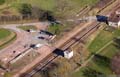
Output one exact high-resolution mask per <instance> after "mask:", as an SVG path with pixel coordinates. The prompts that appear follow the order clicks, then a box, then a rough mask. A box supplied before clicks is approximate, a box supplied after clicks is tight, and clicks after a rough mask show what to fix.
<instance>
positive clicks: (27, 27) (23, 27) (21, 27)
mask: <svg viewBox="0 0 120 77" xmlns="http://www.w3.org/2000/svg"><path fill="white" fill-rule="evenodd" d="M18 28H20V29H22V30H29V29H33V30H36V29H37V28H36V27H35V26H19V27H18Z"/></svg>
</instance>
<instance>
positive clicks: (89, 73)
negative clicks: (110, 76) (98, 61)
mask: <svg viewBox="0 0 120 77" xmlns="http://www.w3.org/2000/svg"><path fill="white" fill-rule="evenodd" d="M82 73H83V75H84V76H85V77H105V75H104V74H103V73H101V72H99V71H96V70H94V69H91V68H89V67H87V68H86V69H84V70H83V71H82Z"/></svg>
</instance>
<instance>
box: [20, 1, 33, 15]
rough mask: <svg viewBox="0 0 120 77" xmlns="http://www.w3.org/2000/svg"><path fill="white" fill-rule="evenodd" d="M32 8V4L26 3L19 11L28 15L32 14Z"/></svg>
mask: <svg viewBox="0 0 120 77" xmlns="http://www.w3.org/2000/svg"><path fill="white" fill-rule="evenodd" d="M31 8H32V6H31V5H30V4H26V3H24V4H22V5H21V7H20V8H19V11H20V13H21V14H22V15H23V16H25V17H28V16H31V14H32V9H31Z"/></svg>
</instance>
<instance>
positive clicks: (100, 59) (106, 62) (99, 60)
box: [93, 54, 110, 67]
mask: <svg viewBox="0 0 120 77" xmlns="http://www.w3.org/2000/svg"><path fill="white" fill-rule="evenodd" d="M93 61H94V62H95V63H96V64H98V65H100V66H103V67H110V59H109V58H107V57H105V56H102V55H99V54H95V56H94V58H93Z"/></svg>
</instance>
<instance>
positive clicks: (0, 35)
mask: <svg viewBox="0 0 120 77" xmlns="http://www.w3.org/2000/svg"><path fill="white" fill-rule="evenodd" d="M10 34H11V31H10V30H7V29H0V39H4V38H6V37H8V36H9V35H10Z"/></svg>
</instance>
